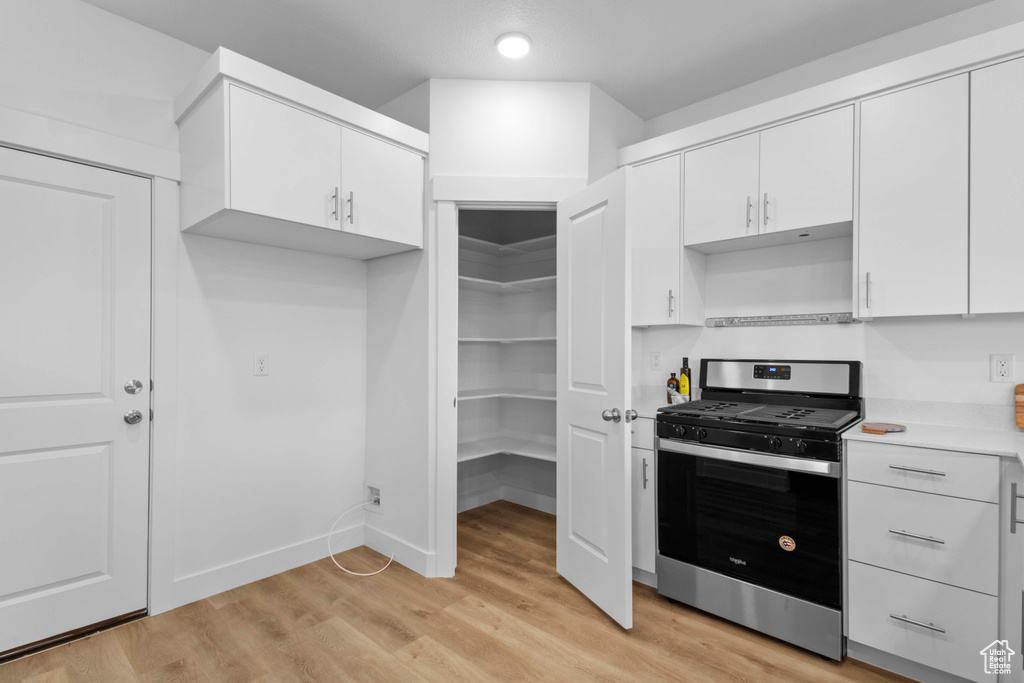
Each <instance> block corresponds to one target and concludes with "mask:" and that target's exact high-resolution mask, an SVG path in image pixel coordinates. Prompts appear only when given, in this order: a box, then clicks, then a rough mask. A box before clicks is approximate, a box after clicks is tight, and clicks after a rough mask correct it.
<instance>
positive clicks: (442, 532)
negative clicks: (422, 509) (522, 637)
mask: <svg viewBox="0 0 1024 683" xmlns="http://www.w3.org/2000/svg"><path fill="white" fill-rule="evenodd" d="M431 181H432V182H431V189H432V197H431V200H432V202H433V205H434V208H435V215H436V220H437V231H436V240H435V241H434V242H433V243H432V244H431V245H430V246H431V247H432V248H435V249H436V250H437V282H436V286H437V309H436V310H437V381H436V384H435V386H436V387H437V394H436V396H435V397H434V400H435V401H436V405H437V432H436V433H437V450H436V452H437V460H436V476H435V478H434V482H435V486H434V491H433V492H432V496H431V497H432V499H433V500H432V501H431V507H432V511H433V513H434V530H433V541H434V542H433V546H434V551H435V555H436V557H437V563H436V574H435V575H436V576H438V577H450V576H454V574H455V566H456V561H457V553H458V539H457V535H456V523H457V509H458V503H457V501H458V459H457V452H458V408H457V401H456V399H457V396H458V369H459V353H458V347H459V340H458V310H459V308H458V305H459V281H458V274H459V249H458V247H459V241H458V240H459V238H458V231H459V210H460V209H491V210H498V209H509V210H520V211H523V210H538V209H539V210H554V209H555V207H556V205H557V204H558V202H559V201H560V200H562V199H564V198H565V197H568V196H570V195H572V194H574V193H576V192H578V191H579V190H582V189H583V188H585V187H586V186H587V179H586V178H520V177H488V178H482V177H469V176H434V177H433V178H432V179H431Z"/></svg>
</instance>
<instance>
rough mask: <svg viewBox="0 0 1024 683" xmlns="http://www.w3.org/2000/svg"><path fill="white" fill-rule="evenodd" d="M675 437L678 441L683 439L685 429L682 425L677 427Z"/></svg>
mask: <svg viewBox="0 0 1024 683" xmlns="http://www.w3.org/2000/svg"><path fill="white" fill-rule="evenodd" d="M676 436H677V437H679V438H680V439H682V438H684V437H685V436H686V427H684V426H683V425H679V426H678V427H676Z"/></svg>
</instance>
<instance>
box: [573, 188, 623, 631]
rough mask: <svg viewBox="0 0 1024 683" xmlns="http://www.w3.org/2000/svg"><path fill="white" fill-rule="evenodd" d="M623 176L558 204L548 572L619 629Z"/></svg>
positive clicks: (620, 593)
mask: <svg viewBox="0 0 1024 683" xmlns="http://www.w3.org/2000/svg"><path fill="white" fill-rule="evenodd" d="M629 172H630V170H629V169H628V168H624V169H620V170H618V171H616V172H615V173H613V174H611V175H609V176H606V177H605V178H603V179H602V180H599V181H598V182H596V183H594V184H593V185H591V186H589V187H587V188H586V189H585V190H583V191H582V192H580V193H578V194H576V195H574V196H572V197H569V198H568V199H565V200H563V201H561V202H559V203H558V362H557V367H558V403H557V406H558V407H557V441H556V443H557V449H558V450H557V454H558V458H557V459H558V475H557V478H558V485H557V489H556V490H557V495H558V521H557V525H558V534H557V561H558V573H559V574H561V575H562V576H563V577H565V579H566V580H567V581H569V582H570V583H572V584H573V585H574V586H576V588H578V589H579V590H580V591H581V592H582V593H583V594H584V595H586V596H587V597H588V598H590V599H591V600H592V601H593V602H594V603H595V604H596V605H597V606H598V607H600V608H601V609H602V610H604V611H605V612H607V613H608V615H609V616H610V617H612V618H613V619H615V621H617V622H619V623H620V624H621V625H622V626H623V627H624V628H631V627H632V626H633V592H632V564H633V563H632V521H631V515H632V511H631V510H632V509H631V505H630V495H631V494H630V451H629V447H630V439H629V435H630V427H629V424H628V419H627V417H626V416H627V414H628V413H629V407H630V401H629V399H630V396H629V391H630V383H629V365H628V363H629V358H630V323H629V321H630V302H631V298H630V282H631V280H630V242H629V239H628V233H627V226H626V182H627V177H628V174H629Z"/></svg>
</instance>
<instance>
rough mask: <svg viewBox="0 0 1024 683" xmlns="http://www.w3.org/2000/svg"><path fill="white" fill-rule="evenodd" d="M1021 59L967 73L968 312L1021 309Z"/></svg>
mask: <svg viewBox="0 0 1024 683" xmlns="http://www.w3.org/2000/svg"><path fill="white" fill-rule="evenodd" d="M1022 122H1024V59H1015V60H1013V61H1010V62H1004V63H1002V64H997V65H995V66H990V67H987V68H984V69H979V70H977V71H973V72H971V204H970V206H971V209H970V211H971V234H970V245H971V247H970V312H971V313H1007V312H1018V311H1024V268H1021V254H1024V230H1022V229H1021V227H1020V223H1021V220H1022V218H1024V125H1022Z"/></svg>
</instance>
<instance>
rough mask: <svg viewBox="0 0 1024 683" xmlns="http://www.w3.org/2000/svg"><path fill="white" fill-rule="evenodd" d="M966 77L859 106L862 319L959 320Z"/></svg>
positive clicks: (962, 306) (962, 309)
mask: <svg viewBox="0 0 1024 683" xmlns="http://www.w3.org/2000/svg"><path fill="white" fill-rule="evenodd" d="M967 119H968V88H967V75H966V74H963V75H960V76H953V77H951V78H946V79H943V80H940V81H935V82H933V83H928V84H925V85H920V86H917V87H914V88H909V89H907V90H902V91H900V92H896V93H892V94H890V95H884V96H882V97H877V98H875V99H873V100H868V101H866V102H864V103H863V104H862V105H861V139H860V145H861V155H860V158H861V163H860V234H859V243H858V249H859V252H858V253H859V263H860V267H859V278H860V279H859V282H860V305H859V314H860V315H861V316H862V317H876V318H877V317H882V316H899V315H940V314H949V313H966V312H967V219H968V216H967V202H968V185H967V176H968V157H967V147H968V144H967V143H968V122H967Z"/></svg>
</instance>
